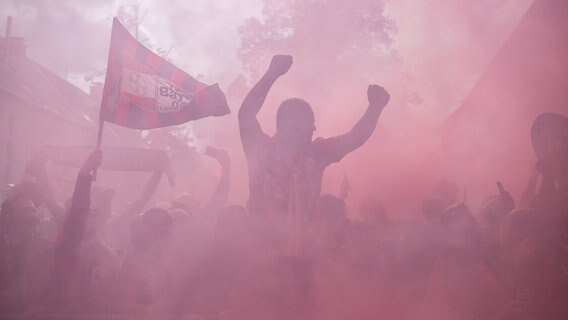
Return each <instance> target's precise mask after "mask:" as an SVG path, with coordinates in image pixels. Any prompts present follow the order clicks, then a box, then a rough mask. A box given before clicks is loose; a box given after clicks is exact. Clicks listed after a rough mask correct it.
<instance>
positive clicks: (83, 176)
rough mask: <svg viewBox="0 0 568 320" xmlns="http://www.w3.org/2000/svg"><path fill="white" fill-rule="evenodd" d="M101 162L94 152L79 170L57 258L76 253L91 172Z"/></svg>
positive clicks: (85, 216) (88, 201) (85, 214)
mask: <svg viewBox="0 0 568 320" xmlns="http://www.w3.org/2000/svg"><path fill="white" fill-rule="evenodd" d="M101 161H102V152H101V151H100V150H98V151H94V152H93V153H91V154H90V155H89V157H88V158H87V160H86V161H85V163H84V164H83V166H82V167H81V169H80V170H79V175H78V176H77V181H76V182H75V190H74V191H73V198H72V200H71V207H70V208H69V213H68V214H67V217H66V218H65V221H64V222H63V227H62V229H61V231H60V233H59V237H58V239H57V244H56V248H55V253H56V257H58V258H68V257H70V256H73V255H74V254H76V253H77V251H78V248H79V245H80V244H81V240H82V238H83V233H84V231H85V227H86V226H87V219H88V217H89V210H90V206H91V182H92V180H93V177H92V172H93V171H94V170H95V169H96V168H97V167H98V166H99V165H100V164H101Z"/></svg>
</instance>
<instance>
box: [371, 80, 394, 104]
mask: <svg viewBox="0 0 568 320" xmlns="http://www.w3.org/2000/svg"><path fill="white" fill-rule="evenodd" d="M367 98H368V99H369V104H371V105H379V106H380V107H381V108H382V107H384V106H386V105H387V103H388V102H389V99H390V95H389V93H388V92H387V91H386V90H385V88H383V87H381V86H379V85H376V84H371V85H369V87H368V88H367Z"/></svg>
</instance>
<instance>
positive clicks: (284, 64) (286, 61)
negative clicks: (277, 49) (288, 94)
mask: <svg viewBox="0 0 568 320" xmlns="http://www.w3.org/2000/svg"><path fill="white" fill-rule="evenodd" d="M291 66H292V56H290V55H282V54H278V55H275V56H274V57H272V61H270V67H269V68H268V71H270V72H271V73H273V74H274V75H277V76H281V75H283V74H285V73H286V72H288V70H290V67H291Z"/></svg>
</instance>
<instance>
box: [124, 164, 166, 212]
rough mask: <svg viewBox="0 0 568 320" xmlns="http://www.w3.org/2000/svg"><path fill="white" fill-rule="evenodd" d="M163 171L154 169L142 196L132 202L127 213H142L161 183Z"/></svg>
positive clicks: (141, 193)
mask: <svg viewBox="0 0 568 320" xmlns="http://www.w3.org/2000/svg"><path fill="white" fill-rule="evenodd" d="M162 173H163V171H154V173H152V175H151V176H150V178H149V179H148V182H146V185H145V186H144V188H143V189H142V191H141V192H140V196H139V197H138V199H136V201H134V202H133V203H132V205H131V206H130V207H129V208H128V210H127V211H126V213H125V214H126V215H128V216H130V215H134V214H138V213H141V212H142V211H143V210H144V207H146V205H147V204H148V202H149V201H150V199H152V195H154V192H156V188H158V184H159V183H160V179H161V178H162Z"/></svg>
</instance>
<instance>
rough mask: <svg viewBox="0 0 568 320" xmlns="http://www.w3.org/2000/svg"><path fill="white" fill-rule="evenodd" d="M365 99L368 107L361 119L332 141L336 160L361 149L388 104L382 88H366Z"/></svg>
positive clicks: (375, 86) (370, 86)
mask: <svg viewBox="0 0 568 320" xmlns="http://www.w3.org/2000/svg"><path fill="white" fill-rule="evenodd" d="M367 98H368V99H369V106H368V107H367V110H366V111H365V114H363V117H362V118H361V119H360V120H359V121H358V122H357V123H356V124H355V126H354V127H353V128H352V129H351V130H350V131H349V132H347V133H346V134H344V135H341V136H338V137H336V138H334V139H333V140H334V146H333V148H332V149H333V153H335V157H337V158H338V159H341V158H342V157H343V156H345V155H346V154H348V153H350V152H351V151H353V150H355V149H357V148H359V147H361V146H362V145H363V144H364V143H365V142H366V141H367V140H368V139H369V137H370V136H371V134H372V133H373V131H374V130H375V127H376V126H377V121H378V120H379V116H380V115H381V111H382V110H383V108H384V107H385V106H386V105H387V103H388V102H389V99H390V95H389V94H388V92H387V91H386V90H385V89H384V88H383V87H381V86H378V85H376V84H372V85H369V87H368V88H367Z"/></svg>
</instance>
